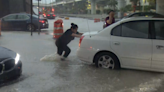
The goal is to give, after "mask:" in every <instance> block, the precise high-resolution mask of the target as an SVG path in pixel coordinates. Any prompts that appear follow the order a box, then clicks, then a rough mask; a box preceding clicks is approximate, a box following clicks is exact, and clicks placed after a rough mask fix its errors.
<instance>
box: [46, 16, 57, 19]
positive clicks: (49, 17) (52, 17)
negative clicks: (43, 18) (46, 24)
mask: <svg viewBox="0 0 164 92" xmlns="http://www.w3.org/2000/svg"><path fill="white" fill-rule="evenodd" d="M47 18H48V19H54V18H55V17H54V16H47Z"/></svg>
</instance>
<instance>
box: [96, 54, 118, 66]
mask: <svg viewBox="0 0 164 92" xmlns="http://www.w3.org/2000/svg"><path fill="white" fill-rule="evenodd" d="M95 65H96V67H102V68H109V69H119V68H120V63H119V60H118V59H117V57H116V56H115V55H113V54H112V53H108V52H102V53H100V54H98V55H96V57H95Z"/></svg>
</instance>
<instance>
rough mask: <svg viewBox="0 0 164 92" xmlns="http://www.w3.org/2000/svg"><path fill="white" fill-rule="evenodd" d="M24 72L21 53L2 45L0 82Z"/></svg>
mask: <svg viewBox="0 0 164 92" xmlns="http://www.w3.org/2000/svg"><path fill="white" fill-rule="evenodd" d="M21 74H22V62H21V61H20V55H19V54H18V53H16V52H14V51H12V50H9V49H7V48H5V47H1V46H0V82H1V81H5V80H7V79H11V78H14V77H19V76H20V75H21Z"/></svg>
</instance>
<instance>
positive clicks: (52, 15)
mask: <svg viewBox="0 0 164 92" xmlns="http://www.w3.org/2000/svg"><path fill="white" fill-rule="evenodd" d="M46 16H47V18H48V19H55V17H56V15H55V14H54V13H49V14H47V15H46Z"/></svg>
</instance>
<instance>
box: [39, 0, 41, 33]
mask: <svg viewBox="0 0 164 92" xmlns="http://www.w3.org/2000/svg"><path fill="white" fill-rule="evenodd" d="M39 1H41V0H38V35H40V22H39V19H40V17H39V16H40V13H39V12H40V10H39V9H40V6H39Z"/></svg>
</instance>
